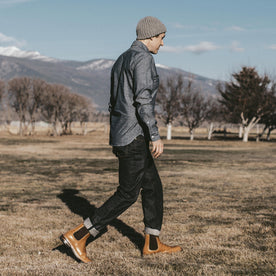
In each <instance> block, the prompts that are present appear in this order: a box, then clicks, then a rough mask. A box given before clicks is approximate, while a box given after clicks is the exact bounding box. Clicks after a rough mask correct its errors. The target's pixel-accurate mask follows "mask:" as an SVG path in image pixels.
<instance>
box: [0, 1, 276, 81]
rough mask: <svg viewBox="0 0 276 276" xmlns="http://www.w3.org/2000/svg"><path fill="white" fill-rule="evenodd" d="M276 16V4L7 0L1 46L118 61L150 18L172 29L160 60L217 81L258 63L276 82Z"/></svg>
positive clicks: (0, 9)
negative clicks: (143, 20) (138, 28)
mask: <svg viewBox="0 0 276 276" xmlns="http://www.w3.org/2000/svg"><path fill="white" fill-rule="evenodd" d="M275 14H276V1H275V0H231V1H230V0H192V1H190V0H189V1H186V0H159V1H155V0H152V1H150V0H136V1H131V0H0V47H12V46H14V47H17V48H19V49H21V50H24V51H38V52H39V53H40V54H41V55H44V56H48V57H52V58H56V59H62V60H77V61H89V60H92V59H98V58H107V59H116V58H117V57H118V56H119V55H120V54H121V53H122V52H124V51H125V50H127V49H128V48H129V47H130V45H131V44H132V42H133V41H134V40H135V39H136V25H137V22H138V21H139V20H140V19H141V18H143V17H145V16H149V15H150V16H154V17H157V18H159V19H160V20H161V21H162V22H163V23H164V24H165V25H166V27H167V33H166V38H165V40H164V47H162V48H161V49H160V51H159V53H158V54H157V55H154V59H155V62H156V63H158V64H162V65H165V66H169V67H175V68H180V69H183V70H185V71H189V72H191V73H194V74H198V75H202V76H204V77H208V78H212V79H217V80H229V79H230V77H231V74H233V73H236V72H239V71H240V70H241V67H242V66H253V67H255V68H256V69H257V71H258V72H259V73H260V74H264V73H266V74H269V75H270V76H272V77H275V79H276V16H275Z"/></svg>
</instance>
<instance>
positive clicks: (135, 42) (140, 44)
mask: <svg viewBox="0 0 276 276" xmlns="http://www.w3.org/2000/svg"><path fill="white" fill-rule="evenodd" d="M131 47H139V48H141V49H143V50H144V51H146V52H148V53H150V51H149V49H148V47H147V46H146V45H145V44H144V43H143V42H141V41H139V40H135V41H134V42H133V43H132V45H131Z"/></svg>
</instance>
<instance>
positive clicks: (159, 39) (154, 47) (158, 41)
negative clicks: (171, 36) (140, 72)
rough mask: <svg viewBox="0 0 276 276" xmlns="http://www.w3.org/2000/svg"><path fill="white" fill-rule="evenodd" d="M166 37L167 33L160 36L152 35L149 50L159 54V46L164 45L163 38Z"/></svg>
mask: <svg viewBox="0 0 276 276" xmlns="http://www.w3.org/2000/svg"><path fill="white" fill-rule="evenodd" d="M164 38H165V33H162V34H160V35H158V36H155V37H152V38H151V39H150V44H149V51H150V52H151V53H152V54H157V53H158V51H159V48H160V47H161V46H164V42H163V39H164Z"/></svg>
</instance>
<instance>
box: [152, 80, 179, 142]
mask: <svg viewBox="0 0 276 276" xmlns="http://www.w3.org/2000/svg"><path fill="white" fill-rule="evenodd" d="M183 88H184V81H183V78H182V76H181V75H178V76H175V77H169V78H167V81H166V82H165V83H164V82H161V83H160V86H159V90H158V94H157V98H156V102H157V104H158V107H159V110H158V114H159V115H160V117H161V118H162V119H163V121H164V123H165V124H166V125H167V140H171V128H172V123H173V121H174V120H175V119H176V118H177V117H178V115H179V108H180V102H179V100H180V98H181V93H182V92H183Z"/></svg>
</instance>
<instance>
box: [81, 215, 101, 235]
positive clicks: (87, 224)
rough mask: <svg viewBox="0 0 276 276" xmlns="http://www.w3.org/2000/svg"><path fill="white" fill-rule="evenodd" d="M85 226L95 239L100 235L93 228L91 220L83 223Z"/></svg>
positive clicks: (88, 219)
mask: <svg viewBox="0 0 276 276" xmlns="http://www.w3.org/2000/svg"><path fill="white" fill-rule="evenodd" d="M83 225H84V226H85V227H86V228H87V230H88V231H89V233H90V234H91V235H92V236H93V237H96V236H97V235H98V234H99V231H98V230H97V229H96V228H94V227H93V224H92V222H91V220H90V218H87V219H85V220H84V221H83Z"/></svg>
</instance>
